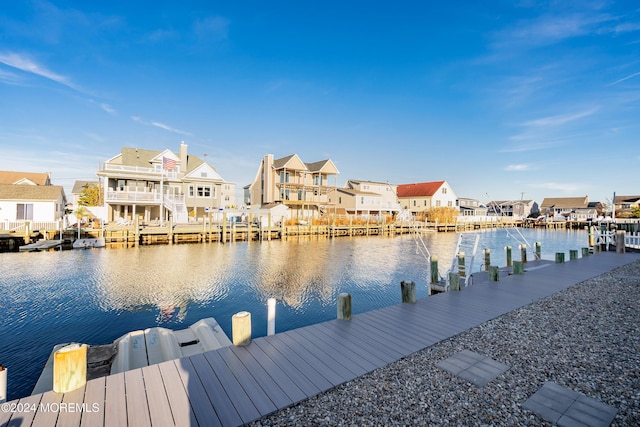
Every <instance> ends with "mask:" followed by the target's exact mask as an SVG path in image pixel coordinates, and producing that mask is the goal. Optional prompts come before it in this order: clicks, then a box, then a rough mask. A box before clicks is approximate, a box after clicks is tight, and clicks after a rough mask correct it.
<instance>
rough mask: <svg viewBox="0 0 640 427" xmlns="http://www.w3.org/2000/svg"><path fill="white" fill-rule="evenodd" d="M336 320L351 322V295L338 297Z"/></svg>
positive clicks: (343, 294) (345, 294) (344, 294)
mask: <svg viewBox="0 0 640 427" xmlns="http://www.w3.org/2000/svg"><path fill="white" fill-rule="evenodd" d="M338 320H351V294H347V293H341V294H339V295H338Z"/></svg>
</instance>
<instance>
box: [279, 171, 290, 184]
mask: <svg viewBox="0 0 640 427" xmlns="http://www.w3.org/2000/svg"><path fill="white" fill-rule="evenodd" d="M286 182H289V172H285V171H282V172H280V183H281V184H284V183H286Z"/></svg>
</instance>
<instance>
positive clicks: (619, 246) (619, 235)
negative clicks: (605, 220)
mask: <svg viewBox="0 0 640 427" xmlns="http://www.w3.org/2000/svg"><path fill="white" fill-rule="evenodd" d="M624 240H625V231H624V230H617V231H616V253H619V254H623V253H625V251H626V249H627V248H626V244H625V241H624Z"/></svg>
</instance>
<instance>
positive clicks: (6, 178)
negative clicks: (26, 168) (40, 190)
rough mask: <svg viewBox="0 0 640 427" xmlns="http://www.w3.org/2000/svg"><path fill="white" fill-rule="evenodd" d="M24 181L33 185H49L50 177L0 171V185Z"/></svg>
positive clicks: (41, 174) (35, 173)
mask: <svg viewBox="0 0 640 427" xmlns="http://www.w3.org/2000/svg"><path fill="white" fill-rule="evenodd" d="M24 179H28V180H29V181H31V182H33V183H34V184H35V185H51V177H50V176H49V174H48V173H37V172H15V171H0V184H16V183H17V182H18V181H20V180H24Z"/></svg>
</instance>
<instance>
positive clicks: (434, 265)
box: [429, 255, 440, 283]
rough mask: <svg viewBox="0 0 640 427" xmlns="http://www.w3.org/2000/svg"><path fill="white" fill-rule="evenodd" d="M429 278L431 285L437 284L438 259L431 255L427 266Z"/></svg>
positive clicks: (438, 279) (438, 278)
mask: <svg viewBox="0 0 640 427" xmlns="http://www.w3.org/2000/svg"><path fill="white" fill-rule="evenodd" d="M429 269H430V271H429V276H430V277H431V283H438V282H439V281H440V277H439V275H438V257H437V256H435V255H433V256H432V257H431V262H430V264H429Z"/></svg>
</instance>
